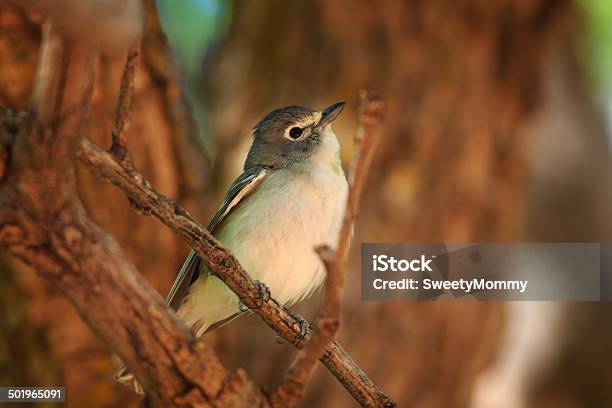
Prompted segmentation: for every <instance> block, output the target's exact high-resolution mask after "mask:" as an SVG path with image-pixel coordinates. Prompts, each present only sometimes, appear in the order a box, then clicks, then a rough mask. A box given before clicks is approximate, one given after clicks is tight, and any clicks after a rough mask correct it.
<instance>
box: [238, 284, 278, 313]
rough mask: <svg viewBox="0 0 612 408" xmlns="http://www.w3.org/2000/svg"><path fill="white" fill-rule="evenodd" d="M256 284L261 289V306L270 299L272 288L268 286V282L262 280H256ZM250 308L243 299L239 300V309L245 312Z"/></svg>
mask: <svg viewBox="0 0 612 408" xmlns="http://www.w3.org/2000/svg"><path fill="white" fill-rule="evenodd" d="M255 285H256V286H257V290H258V291H259V306H261V305H263V304H264V303H266V302H267V301H268V300H270V297H271V294H270V288H268V286H266V284H265V283H263V282H262V281H260V280H256V281H255ZM249 309H250V308H249V307H248V306H247V305H245V304H244V302H243V301H242V299H240V300H239V301H238V310H240V313H244V312H246V311H247V310H249Z"/></svg>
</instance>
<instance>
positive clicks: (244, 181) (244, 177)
mask: <svg viewBox="0 0 612 408" xmlns="http://www.w3.org/2000/svg"><path fill="white" fill-rule="evenodd" d="M268 170H269V169H268V168H266V167H263V166H253V167H250V168H248V169H245V170H244V172H243V173H242V174H241V175H240V176H239V177H238V178H237V179H236V180H235V181H234V182H233V183H232V185H231V186H230V189H229V191H228V192H227V195H226V196H225V199H224V200H223V203H221V207H219V210H217V212H216V213H215V215H214V216H213V218H212V220H211V221H210V223H209V224H208V231H210V233H211V234H214V233H215V231H216V229H217V228H218V227H219V226H220V225H221V223H222V222H223V220H225V219H226V217H227V216H228V214H229V213H230V212H232V210H233V209H235V208H236V207H237V206H238V205H239V204H240V203H241V202H242V200H243V199H244V198H245V197H247V196H249V195H250V194H251V193H253V192H254V191H255V190H256V189H257V187H258V186H259V185H261V182H262V181H263V180H264V178H265V177H266V175H267V174H268ZM201 263H202V260H201V259H200V257H199V256H198V255H197V254H196V253H195V251H193V250H192V251H191V252H190V253H189V255H188V256H187V259H186V260H185V262H184V263H183V266H182V267H181V270H180V271H179V273H178V276H177V277H176V279H175V280H174V283H173V284H172V288H171V289H170V292H169V293H168V296H167V297H166V301H167V302H168V304H169V305H170V306H171V307H172V308H173V309H174V310H177V309H178V307H179V306H180V304H181V302H182V300H183V298H184V297H185V295H186V294H187V291H188V290H189V286H191V284H192V283H193V282H195V280H196V279H198V276H199V272H200V264H201Z"/></svg>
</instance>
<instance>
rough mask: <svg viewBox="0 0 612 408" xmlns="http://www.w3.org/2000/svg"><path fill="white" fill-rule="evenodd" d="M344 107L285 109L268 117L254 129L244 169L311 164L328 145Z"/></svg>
mask: <svg viewBox="0 0 612 408" xmlns="http://www.w3.org/2000/svg"><path fill="white" fill-rule="evenodd" d="M344 105H345V103H344V102H337V103H335V104H333V105H331V106H329V107H327V108H325V109H323V110H322V111H320V112H319V111H314V110H312V109H310V108H306V107H304V106H285V107H284V108H279V109H276V110H273V111H272V112H270V113H268V114H267V115H266V116H264V117H263V118H262V119H261V120H260V121H259V122H257V124H256V125H255V127H254V128H253V144H252V145H251V149H250V150H249V154H248V156H247V160H246V162H245V165H244V167H245V168H248V167H251V166H254V165H263V166H268V167H272V168H282V167H288V166H291V165H292V164H295V163H298V162H301V161H306V160H308V159H309V158H311V157H312V156H313V154H315V153H316V152H317V150H318V149H321V148H322V147H321V146H323V145H325V143H324V142H325V140H324V139H325V138H326V137H328V134H329V133H330V132H331V127H330V124H331V123H332V122H333V121H334V119H336V118H337V117H338V115H339V114H340V112H342V110H343V109H344ZM332 135H333V134H332Z"/></svg>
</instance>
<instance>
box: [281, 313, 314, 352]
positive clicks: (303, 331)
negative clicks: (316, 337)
mask: <svg viewBox="0 0 612 408" xmlns="http://www.w3.org/2000/svg"><path fill="white" fill-rule="evenodd" d="M287 312H288V313H289V314H290V315H291V317H293V318H294V319H295V320H296V321H297V323H298V324H299V325H300V332H299V333H298V335H297V337H296V339H295V340H294V341H293V345H294V346H299V345H300V343H301V342H302V341H303V340H304V339H305V338H306V335H307V334H308V331H309V330H310V324H309V323H308V321H306V319H304V318H303V317H302V316H300V315H299V314H297V313H294V312H290V311H287ZM274 341H276V343H278V344H284V343H285V339H284V338H283V337H281V335H280V334H278V333H276V335H275V336H274Z"/></svg>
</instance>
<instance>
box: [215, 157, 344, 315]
mask: <svg viewBox="0 0 612 408" xmlns="http://www.w3.org/2000/svg"><path fill="white" fill-rule="evenodd" d="M346 194H347V185H346V180H345V178H344V174H342V173H341V172H339V174H336V173H334V171H333V170H332V167H331V166H329V165H318V164H314V165H313V166H311V167H310V168H309V169H308V171H304V170H303V169H300V170H293V169H282V170H277V171H275V172H271V174H270V175H269V176H267V177H266V179H265V180H264V182H263V183H262V185H261V186H259V188H258V189H257V191H256V192H255V193H253V194H252V195H251V196H250V197H248V198H247V199H246V200H245V202H244V203H241V205H240V206H239V208H238V209H237V210H236V211H235V213H233V214H231V217H230V219H228V221H227V222H226V224H225V225H224V226H223V228H222V229H221V231H219V233H218V234H217V235H218V238H219V240H220V241H221V243H223V244H224V245H226V246H227V247H228V248H229V249H230V250H232V251H233V252H234V254H235V255H236V257H237V258H238V260H239V261H240V263H241V264H242V266H243V267H244V268H245V270H246V271H247V272H248V273H249V274H250V275H251V276H252V277H253V278H255V279H259V280H260V281H262V282H264V283H265V284H266V285H267V286H268V287H269V288H270V290H271V292H272V296H273V297H274V298H275V299H276V300H278V301H279V302H280V303H282V304H292V303H294V302H296V301H298V300H301V299H303V298H304V297H306V296H308V295H309V294H310V293H312V291H313V290H314V289H316V288H317V287H319V286H320V285H321V284H322V283H323V281H324V278H325V271H324V268H323V265H322V263H321V261H320V259H319V258H318V256H317V254H316V253H315V252H314V248H315V247H316V246H318V245H321V244H328V245H331V246H334V245H335V244H336V240H337V237H338V232H339V229H340V224H341V221H342V215H343V212H344V206H345V202H346Z"/></svg>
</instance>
